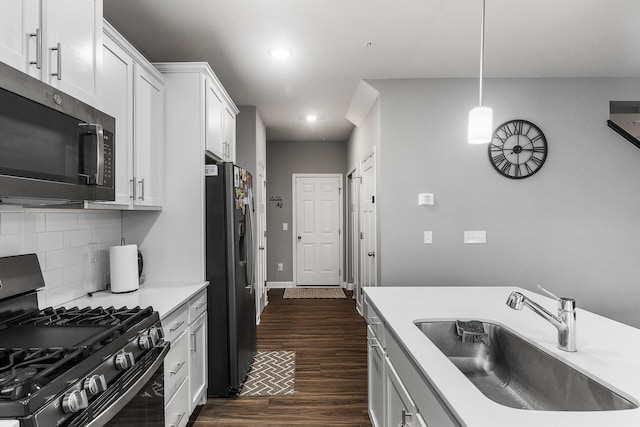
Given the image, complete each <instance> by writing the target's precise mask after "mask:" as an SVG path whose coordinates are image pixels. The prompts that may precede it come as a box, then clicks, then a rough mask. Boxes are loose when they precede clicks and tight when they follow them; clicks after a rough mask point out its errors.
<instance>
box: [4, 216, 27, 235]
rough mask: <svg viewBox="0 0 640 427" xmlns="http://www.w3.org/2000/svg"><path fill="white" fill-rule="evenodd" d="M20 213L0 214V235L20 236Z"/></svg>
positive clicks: (21, 226)
mask: <svg viewBox="0 0 640 427" xmlns="http://www.w3.org/2000/svg"><path fill="white" fill-rule="evenodd" d="M22 215H23V214H22V212H3V213H2V214H0V234H2V235H3V236H6V235H8V234H20V233H22V232H23V230H24V226H23V216H22Z"/></svg>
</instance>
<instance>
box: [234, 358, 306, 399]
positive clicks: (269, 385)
mask: <svg viewBox="0 0 640 427" xmlns="http://www.w3.org/2000/svg"><path fill="white" fill-rule="evenodd" d="M295 374H296V352H295V351H259V352H258V353H256V356H255V358H254V359H253V363H252V364H251V369H250V370H249V376H248V377H247V380H246V381H245V383H244V386H243V387H242V391H241V392H240V394H239V395H240V396H290V395H292V394H293V393H294V384H295Z"/></svg>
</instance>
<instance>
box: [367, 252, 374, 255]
mask: <svg viewBox="0 0 640 427" xmlns="http://www.w3.org/2000/svg"><path fill="white" fill-rule="evenodd" d="M367 255H369V256H376V253H375V252H369V253H367Z"/></svg>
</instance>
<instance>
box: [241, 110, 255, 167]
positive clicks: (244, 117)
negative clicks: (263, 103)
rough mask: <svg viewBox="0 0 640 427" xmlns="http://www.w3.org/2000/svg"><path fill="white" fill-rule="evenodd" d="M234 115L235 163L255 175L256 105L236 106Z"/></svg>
mask: <svg viewBox="0 0 640 427" xmlns="http://www.w3.org/2000/svg"><path fill="white" fill-rule="evenodd" d="M238 110H240V112H239V113H238V115H237V116H236V164H237V165H238V166H240V167H242V168H244V169H246V170H248V171H249V172H251V175H253V176H254V177H255V176H256V164H257V163H256V130H257V127H256V117H257V110H256V107H253V106H249V107H238Z"/></svg>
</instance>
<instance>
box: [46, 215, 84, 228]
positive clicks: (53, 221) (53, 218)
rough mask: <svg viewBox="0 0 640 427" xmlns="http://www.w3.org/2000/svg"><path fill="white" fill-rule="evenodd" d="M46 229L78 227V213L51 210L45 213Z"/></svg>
mask: <svg viewBox="0 0 640 427" xmlns="http://www.w3.org/2000/svg"><path fill="white" fill-rule="evenodd" d="M45 229H46V231H64V230H77V229H78V214H76V213H70V212H50V213H46V214H45Z"/></svg>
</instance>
